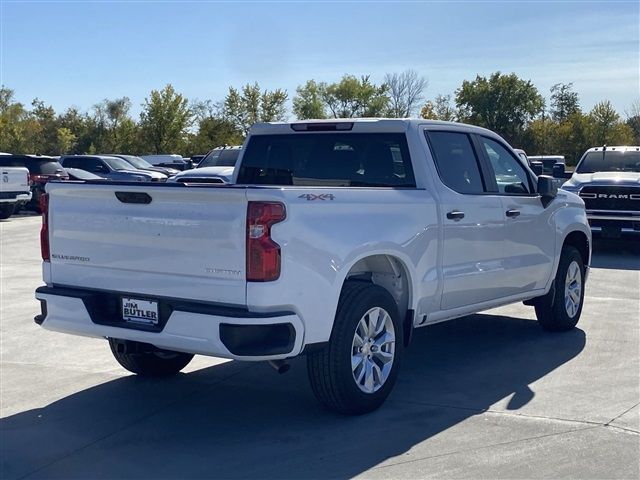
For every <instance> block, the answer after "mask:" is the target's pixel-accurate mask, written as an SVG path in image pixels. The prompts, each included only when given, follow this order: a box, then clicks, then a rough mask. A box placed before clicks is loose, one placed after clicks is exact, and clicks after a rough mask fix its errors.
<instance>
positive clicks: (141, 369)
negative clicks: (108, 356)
mask: <svg viewBox="0 0 640 480" xmlns="http://www.w3.org/2000/svg"><path fill="white" fill-rule="evenodd" d="M126 343H127V349H126V350H127V351H122V348H118V346H119V345H120V347H122V345H123V342H122V340H117V339H114V338H110V339H109V346H110V347H111V353H113V356H114V357H115V359H116V360H117V361H118V363H119V364H120V365H122V366H123V367H124V368H126V369H127V370H129V371H130V372H132V373H135V374H136V375H140V376H142V377H167V376H169V375H175V374H176V373H178V372H179V371H180V370H182V369H183V368H184V367H186V366H187V365H188V364H189V362H190V361H191V359H192V358H193V354H190V353H182V352H173V351H171V350H160V349H156V348H154V347H151V346H150V345H146V344H141V343H139V342H133V341H127V342H126Z"/></svg>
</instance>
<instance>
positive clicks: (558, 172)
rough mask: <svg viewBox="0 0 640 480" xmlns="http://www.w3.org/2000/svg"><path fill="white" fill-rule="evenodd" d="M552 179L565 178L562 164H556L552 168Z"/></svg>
mask: <svg viewBox="0 0 640 480" xmlns="http://www.w3.org/2000/svg"><path fill="white" fill-rule="evenodd" d="M553 178H566V174H565V165H564V163H562V162H558V163H556V164H555V165H554V166H553Z"/></svg>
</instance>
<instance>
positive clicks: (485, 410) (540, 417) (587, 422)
mask: <svg viewBox="0 0 640 480" xmlns="http://www.w3.org/2000/svg"><path fill="white" fill-rule="evenodd" d="M400 403H408V404H411V405H422V406H425V407H436V408H450V409H452V410H465V411H470V412H477V413H478V414H482V413H491V414H495V415H505V416H508V417H522V418H532V419H538V420H555V421H558V422H567V423H576V424H580V425H592V426H595V427H606V426H607V425H608V424H607V423H603V422H595V421H591V420H575V419H570V418H562V417H545V416H544V415H529V414H526V413H511V412H503V411H499V410H491V409H489V408H473V407H458V406H453V405H442V404H437V403H425V402H415V401H413V402H412V401H406V400H404V401H400ZM631 408H633V407H631ZM625 413H626V412H625ZM616 418H617V417H616Z"/></svg>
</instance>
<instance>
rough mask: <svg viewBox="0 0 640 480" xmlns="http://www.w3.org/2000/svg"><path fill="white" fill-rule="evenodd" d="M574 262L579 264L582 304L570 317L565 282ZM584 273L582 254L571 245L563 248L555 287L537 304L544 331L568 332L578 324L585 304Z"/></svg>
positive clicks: (539, 321) (537, 314)
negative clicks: (566, 304)
mask: <svg viewBox="0 0 640 480" xmlns="http://www.w3.org/2000/svg"><path fill="white" fill-rule="evenodd" d="M574 262H575V263H577V265H578V267H579V272H580V281H581V288H580V295H579V297H580V304H579V306H578V309H577V311H576V312H575V314H574V315H573V316H570V315H569V313H568V311H567V307H566V306H565V281H566V278H567V271H568V270H569V266H570V265H572V264H573V263H574ZM584 273H585V269H584V263H583V261H582V256H581V255H580V252H578V250H577V249H576V248H575V247H572V246H570V245H565V246H563V247H562V253H561V255H560V263H559V264H558V271H557V272H556V278H555V279H554V281H553V287H552V288H551V290H550V291H549V293H548V294H547V295H545V296H544V297H541V298H540V299H539V300H538V301H537V302H536V303H535V309H536V317H537V318H538V323H540V326H541V327H542V328H543V329H545V330H547V331H549V332H566V331H567V330H571V329H572V328H574V327H575V326H576V325H577V324H578V320H580V315H581V313H582V306H583V304H584V287H585V283H584Z"/></svg>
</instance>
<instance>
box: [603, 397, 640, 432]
mask: <svg viewBox="0 0 640 480" xmlns="http://www.w3.org/2000/svg"><path fill="white" fill-rule="evenodd" d="M638 405H640V402H638V403H636V404H635V405H632V406H631V407H629V408H627V409H626V410H625V411H624V412H622V413H621V414H620V415H617V416H615V417H613V418H612V419H611V420H609V421H608V422H607V423H605V424H604V426H605V427H608V426H610V425H611V424H612V423H613V422H615V421H616V420H617V419H619V418H620V417H622V416H623V415H624V414H626V413H629V412H630V411H631V410H633V409H634V408H636V407H637V406H638Z"/></svg>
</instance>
